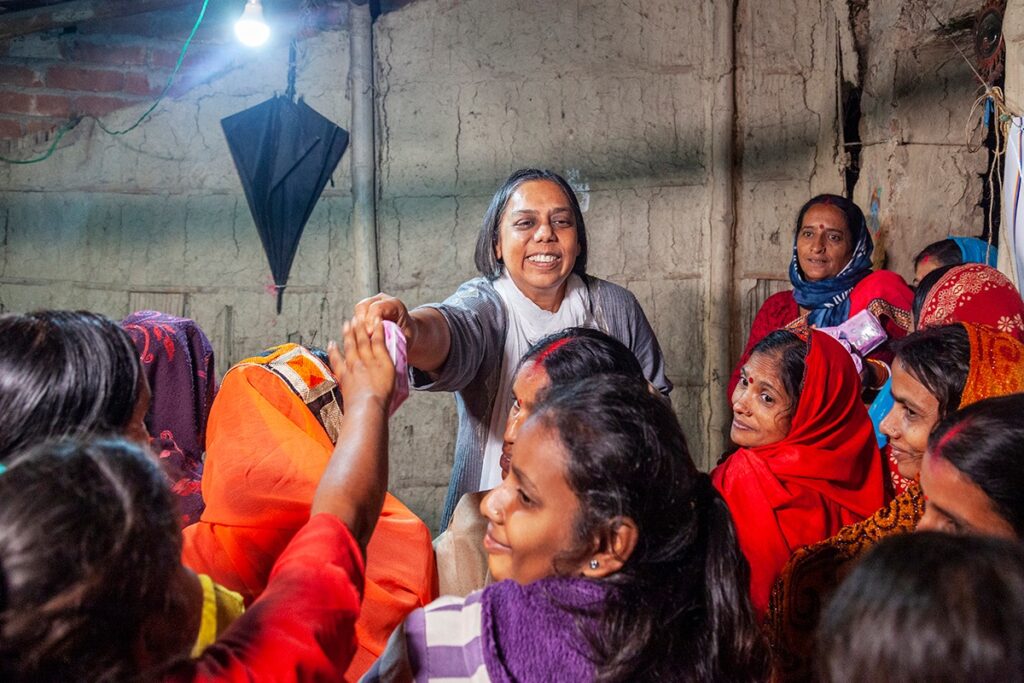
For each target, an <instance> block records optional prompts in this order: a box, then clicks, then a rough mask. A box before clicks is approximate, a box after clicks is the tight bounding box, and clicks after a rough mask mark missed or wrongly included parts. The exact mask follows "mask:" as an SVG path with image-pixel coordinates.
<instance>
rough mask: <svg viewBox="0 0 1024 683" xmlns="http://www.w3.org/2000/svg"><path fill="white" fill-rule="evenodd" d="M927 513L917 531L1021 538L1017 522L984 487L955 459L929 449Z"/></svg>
mask: <svg viewBox="0 0 1024 683" xmlns="http://www.w3.org/2000/svg"><path fill="white" fill-rule="evenodd" d="M921 490H922V491H923V492H924V497H925V507H924V516H923V517H922V518H921V521H920V522H918V523H917V531H944V532H946V533H950V534H981V535H984V536H997V537H999V538H1006V539H1010V540H1017V534H1016V533H1015V532H1014V530H1013V526H1012V525H1011V524H1010V523H1009V522H1008V521H1006V519H1005V518H1004V517H1003V516H1002V515H1000V514H999V512H998V511H997V510H996V505H995V503H993V502H992V499H991V498H989V497H988V496H987V495H985V492H984V491H982V490H981V487H980V486H978V485H977V484H975V483H974V482H973V481H971V480H970V479H968V478H967V476H966V475H965V474H964V473H963V472H961V471H960V470H958V469H957V468H956V466H955V465H953V463H951V462H950V461H948V460H946V459H945V458H943V457H942V456H938V455H935V454H933V453H931V452H929V453H928V454H927V455H925V456H924V460H923V461H922V463H921Z"/></svg>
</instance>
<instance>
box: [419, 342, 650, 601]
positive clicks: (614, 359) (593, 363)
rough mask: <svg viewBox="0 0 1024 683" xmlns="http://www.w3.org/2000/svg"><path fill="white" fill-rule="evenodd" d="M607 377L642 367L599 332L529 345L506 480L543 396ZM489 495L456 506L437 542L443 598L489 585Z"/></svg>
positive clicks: (638, 373)
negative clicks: (485, 511) (484, 507)
mask: <svg viewBox="0 0 1024 683" xmlns="http://www.w3.org/2000/svg"><path fill="white" fill-rule="evenodd" d="M606 373H613V374H621V375H627V376H630V377H635V378H636V379H638V380H642V379H643V370H641V368H640V363H639V362H637V360H636V357H635V356H634V355H633V354H632V353H631V352H630V350H629V349H628V348H626V345H625V344H623V343H622V342H620V341H619V340H617V339H615V338H613V337H609V336H608V335H607V334H605V333H604V332H601V331H599V330H592V329H589V328H585V327H570V328H569V329H567V330H562V331H561V332H556V333H555V334H552V335H549V336H547V337H544V338H543V339H541V340H540V341H539V342H537V343H536V344H534V345H533V346H532V347H530V350H529V351H527V352H526V355H525V356H524V357H523V358H522V360H521V361H520V362H519V370H518V371H517V372H516V376H515V381H514V382H513V384H512V398H513V401H512V408H511V410H510V411H509V416H508V421H507V422H506V424H505V433H504V434H503V436H502V450H501V463H500V465H501V478H502V479H504V478H505V477H506V476H508V468H509V464H510V462H511V460H512V447H513V446H514V445H515V442H516V437H517V435H518V434H519V428H520V427H522V425H523V423H524V422H525V421H526V419H527V418H528V417H530V415H531V414H532V412H533V408H534V406H535V405H536V403H537V402H538V400H540V398H541V397H542V396H543V394H544V392H546V391H548V390H549V389H550V388H551V387H558V386H562V385H565V384H571V383H573V382H577V381H579V380H581V379H586V378H587V377H591V376H593V375H598V374H606ZM487 493H489V492H488V491H479V492H477V493H467V494H466V495H464V496H463V497H462V499H461V500H459V504H458V505H457V506H455V513H454V514H453V515H452V521H451V524H449V525H448V528H447V529H446V530H445V531H444V533H442V534H441V535H440V536H438V537H437V538H436V539H435V540H434V552H435V554H436V556H437V576H438V587H439V589H440V594H441V595H462V596H464V595H468V594H469V593H471V592H472V591H474V590H477V589H480V588H483V587H484V586H485V585H487V584H488V583H490V576H489V574H488V571H487V553H486V552H484V548H483V539H484V534H485V532H486V531H487V519H486V518H485V517H484V516H483V515H482V514H480V501H481V500H483V497H484V496H485V495H486V494H487Z"/></svg>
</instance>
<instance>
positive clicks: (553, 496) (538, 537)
mask: <svg viewBox="0 0 1024 683" xmlns="http://www.w3.org/2000/svg"><path fill="white" fill-rule="evenodd" d="M513 451H514V457H513V458H512V462H511V465H510V467H509V475H508V477H506V478H505V479H504V480H503V481H502V482H501V484H499V485H498V487H497V488H495V489H494V490H492V491H491V492H490V493H489V494H487V496H486V497H485V498H484V499H483V501H481V503H480V512H481V514H483V516H484V517H486V518H487V521H488V524H487V534H486V536H484V550H485V551H486V552H487V565H488V567H490V570H491V575H492V576H493V577H494V579H495V580H496V581H503V580H505V579H513V580H514V581H517V582H518V583H521V584H527V583H530V582H532V581H536V580H538V579H543V578H545V577H548V576H553V575H554V574H555V573H556V568H555V558H556V557H558V556H559V555H561V554H563V553H565V552H567V551H569V550H571V549H572V548H573V545H574V538H573V526H574V524H573V520H575V519H576V517H577V515H578V514H579V501H578V499H577V498H576V494H575V493H573V491H572V489H571V488H569V483H568V481H566V463H567V459H568V454H567V453H566V450H565V446H564V445H563V444H562V441H561V439H560V438H559V436H558V434H557V433H556V432H555V431H554V430H553V429H551V428H549V427H547V426H546V425H545V424H543V423H542V422H539V421H537V420H528V421H527V422H526V424H524V425H523V426H522V428H521V429H520V430H519V434H518V437H517V439H516V442H515V447H514V448H513ZM569 569H570V571H569V572H568V573H569V574H573V573H577V572H576V571H574V568H569ZM579 571H582V566H581V567H580V568H579Z"/></svg>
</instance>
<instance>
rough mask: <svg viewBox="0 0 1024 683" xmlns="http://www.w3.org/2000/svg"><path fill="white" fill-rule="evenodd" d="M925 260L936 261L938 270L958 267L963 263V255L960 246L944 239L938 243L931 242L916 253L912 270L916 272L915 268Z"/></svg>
mask: <svg viewBox="0 0 1024 683" xmlns="http://www.w3.org/2000/svg"><path fill="white" fill-rule="evenodd" d="M926 259H927V260H929V261H931V260H934V261H937V262H938V264H939V267H940V268H941V267H942V266H958V265H960V264H961V263H963V262H964V254H963V252H962V251H960V245H958V244H957V243H956V242H955V241H953V240H951V239H949V238H946V239H944V240H939V241H938V242H932V243H931V244H929V245H928V246H927V247H925V248H924V249H922V250H921V251H919V252H917V256H915V257H914V270H917V267H918V266H919V265H921V261H924V260H926Z"/></svg>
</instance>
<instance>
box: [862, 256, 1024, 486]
mask: <svg viewBox="0 0 1024 683" xmlns="http://www.w3.org/2000/svg"><path fill="white" fill-rule="evenodd" d="M913 316H914V329H916V330H924V329H927V328H929V327H937V326H940V325H950V324H952V323H958V322H963V323H972V324H977V325H987V326H988V327H990V328H992V329H996V330H1001V331H1003V332H1007V333H1009V334H1012V335H1013V336H1015V337H1016V338H1017V339H1018V340H1020V341H1024V302H1022V301H1021V298H1020V294H1019V293H1018V292H1017V288H1016V287H1014V286H1013V284H1012V283H1011V282H1010V281H1009V280H1008V279H1007V278H1006V276H1005V275H1003V274H1002V273H1000V272H999V271H998V270H996V269H995V268H991V267H989V266H986V265H981V264H976V263H968V264H963V265H951V266H942V267H940V268H936V269H935V270H933V271H931V272H930V273H928V274H927V275H925V276H924V278H923V279H922V280H921V283H920V284H919V285H918V287H917V291H915V292H914V305H913ZM965 343H966V342H965ZM959 348H960V349H961V351H962V353H961V356H960V357H961V358H963V359H966V358H967V356H966V352H965V351H964V350H965V349H966V346H965V345H964V344H960V345H959ZM937 353H942V350H941V349H938V350H937ZM966 362H967V361H966V360H964V361H963V364H966ZM892 408H893V398H892V379H891V377H890V380H889V381H888V382H886V383H885V385H884V386H883V387H882V389H881V390H880V391H879V392H878V396H877V397H876V398H875V400H874V402H873V403H872V404H871V408H870V409H869V410H868V413H869V414H870V415H871V420H872V422H874V424H875V435H876V437H877V438H878V445H879V447H880V448H883V447H885V446H886V444H887V443H888V437H887V436H886V435H885V432H884V430H883V429H882V422H883V421H884V420H885V418H886V416H887V415H889V414H890V412H891V411H892ZM932 424H934V423H932ZM886 457H887V460H888V463H889V476H890V480H891V482H892V487H893V491H894V492H895V494H896V495H899V494H901V493H903V492H904V491H906V490H907V487H908V486H909V485H910V483H911V482H910V480H909V479H907V478H905V477H903V476H902V475H901V474H900V472H899V465H898V463H897V462H896V459H895V457H894V456H893V454H892V452H891V451H889V450H887V453H886Z"/></svg>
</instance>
